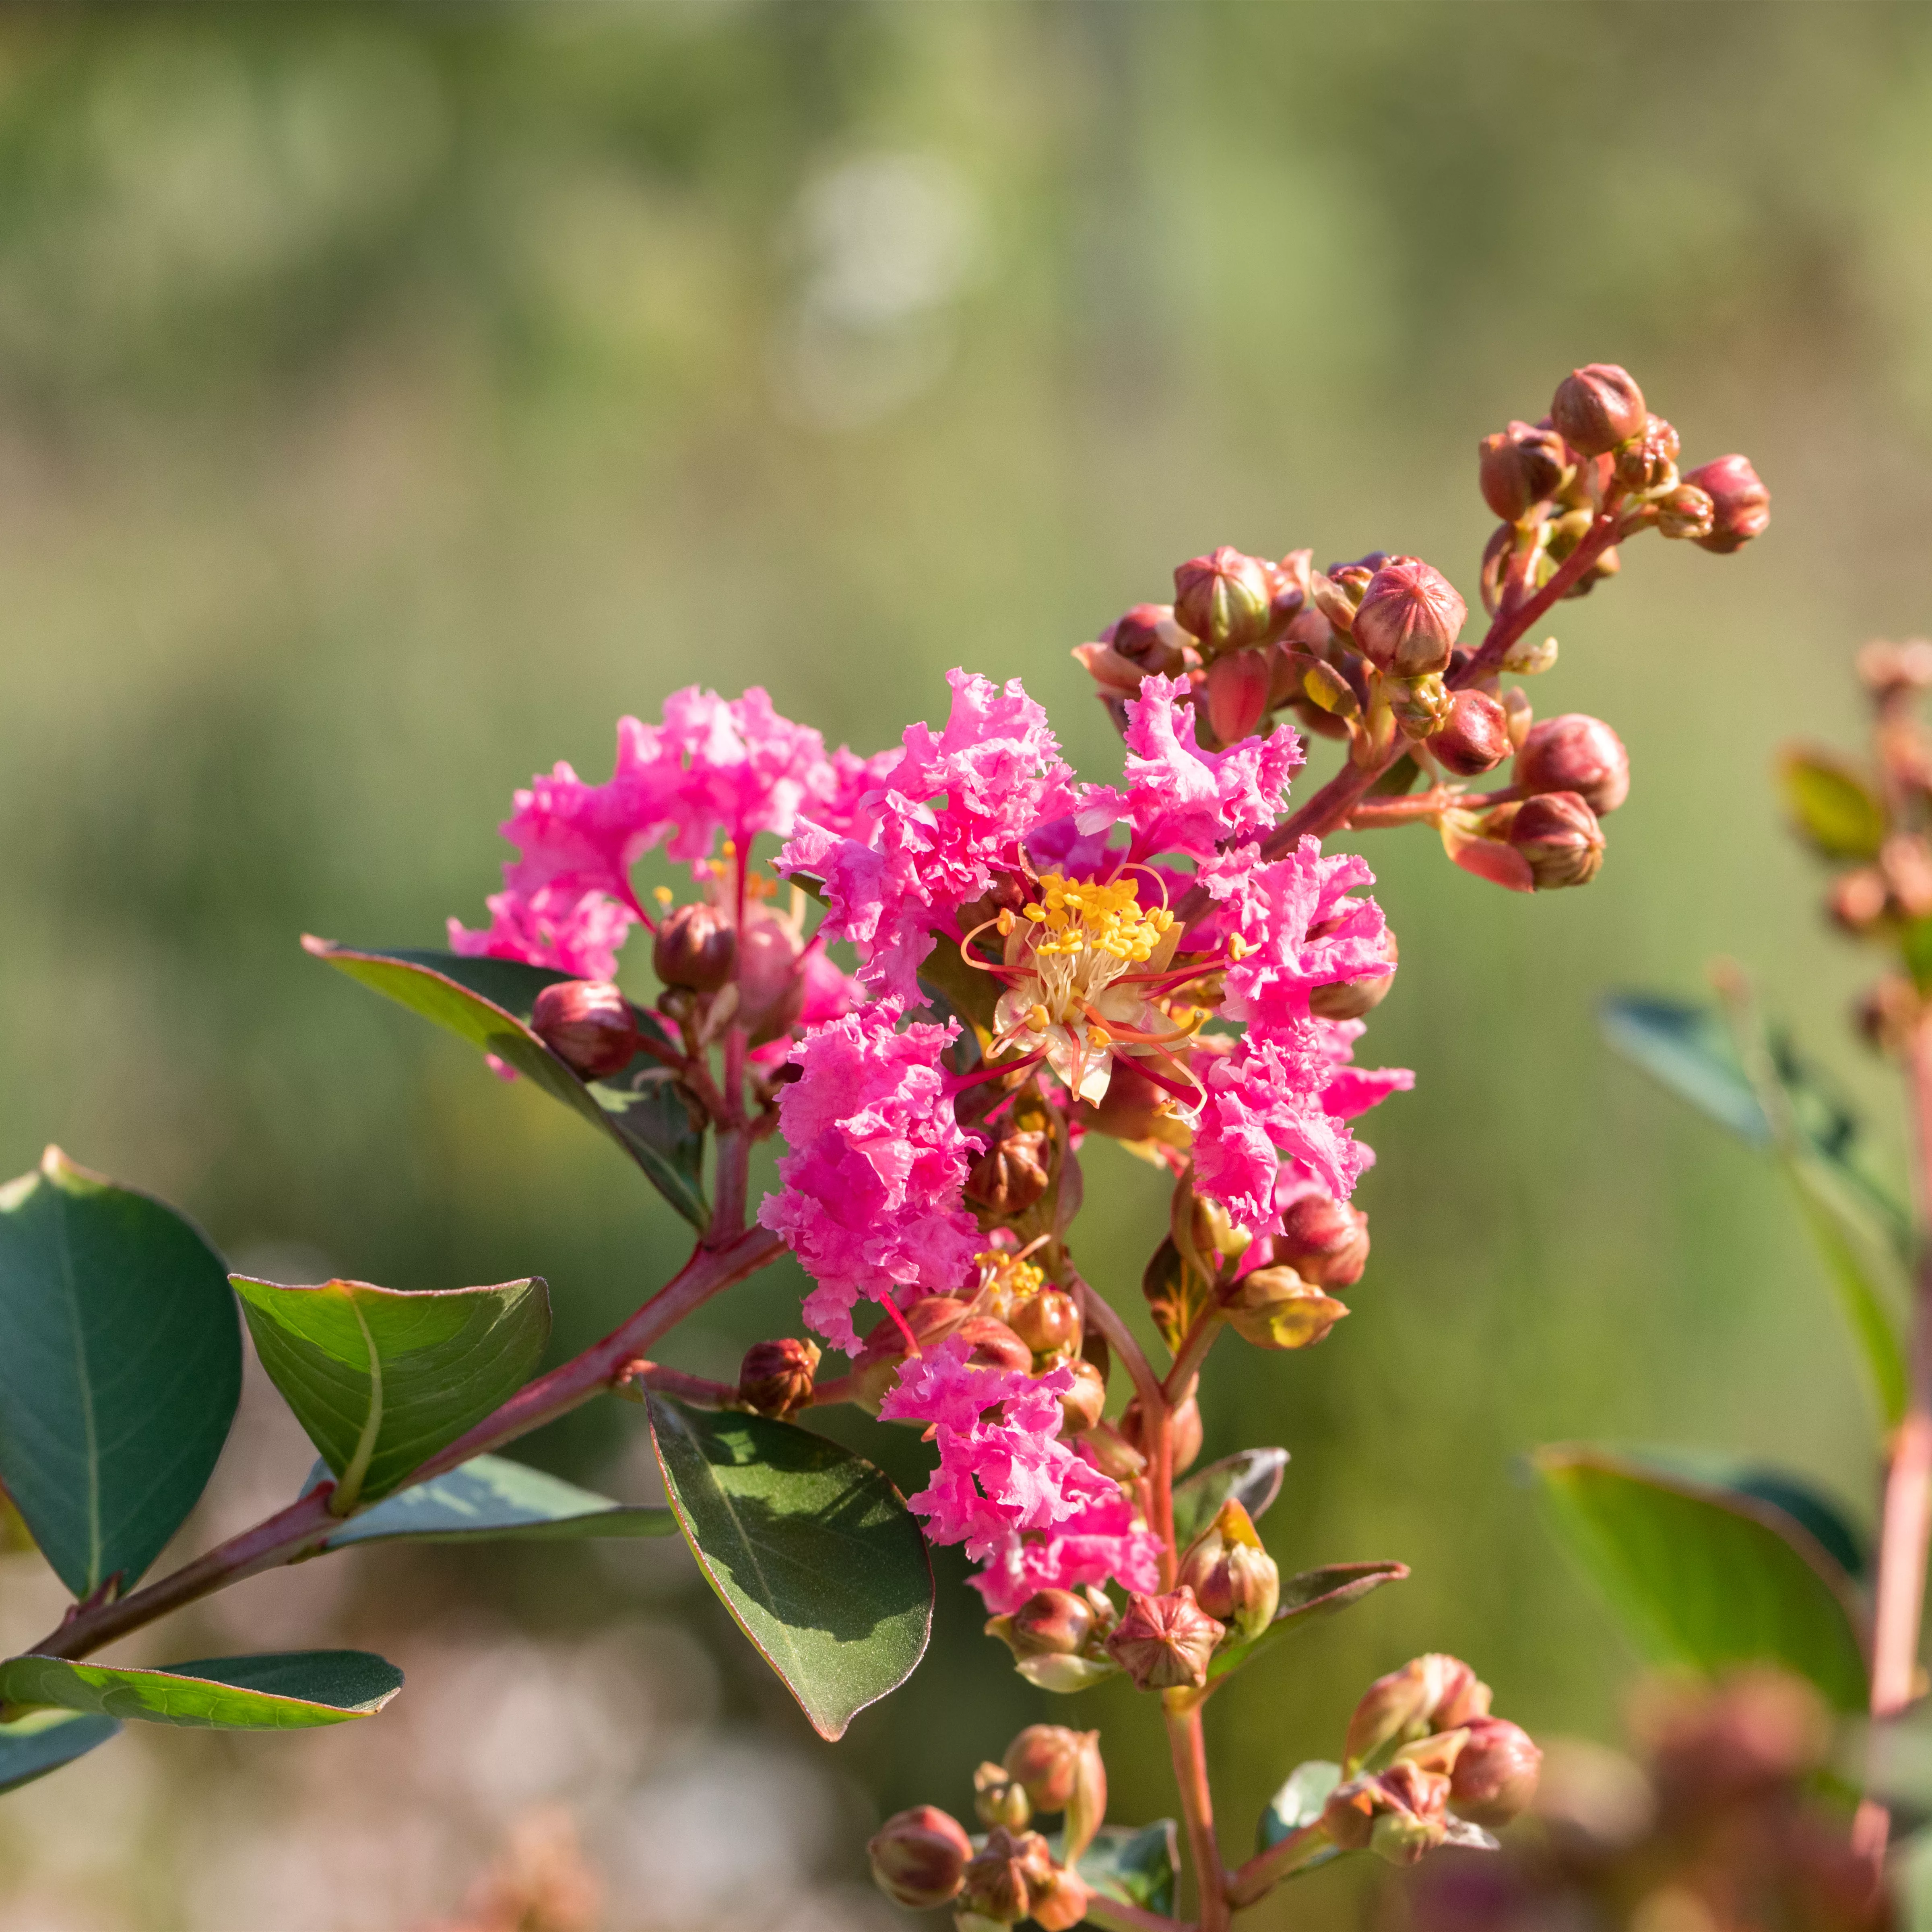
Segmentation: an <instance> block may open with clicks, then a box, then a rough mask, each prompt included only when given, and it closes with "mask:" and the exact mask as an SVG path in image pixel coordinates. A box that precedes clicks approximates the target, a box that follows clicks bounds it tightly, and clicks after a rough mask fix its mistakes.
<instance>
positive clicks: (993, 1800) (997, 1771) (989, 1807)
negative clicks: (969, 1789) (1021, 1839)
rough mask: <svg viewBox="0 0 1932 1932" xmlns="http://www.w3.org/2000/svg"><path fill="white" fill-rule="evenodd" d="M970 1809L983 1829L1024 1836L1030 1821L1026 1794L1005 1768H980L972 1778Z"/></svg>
mask: <svg viewBox="0 0 1932 1932" xmlns="http://www.w3.org/2000/svg"><path fill="white" fill-rule="evenodd" d="M973 1809H974V1811H976V1812H977V1813H978V1814H979V1818H980V1823H981V1824H983V1825H1004V1826H1006V1828H1007V1830H1008V1831H1010V1832H1024V1831H1025V1829H1026V1828H1027V1826H1028V1823H1029V1822H1030V1821H1031V1819H1032V1817H1033V1807H1032V1805H1031V1804H1030V1803H1028V1799H1027V1795H1026V1791H1025V1787H1022V1785H1021V1784H1019V1782H1018V1781H1017V1780H1016V1779H1015V1778H1013V1776H1012V1775H1010V1773H1009V1772H1008V1771H1007V1768H1006V1766H1004V1765H1000V1764H983V1765H982V1766H980V1769H978V1770H977V1771H976V1772H974V1774H973Z"/></svg>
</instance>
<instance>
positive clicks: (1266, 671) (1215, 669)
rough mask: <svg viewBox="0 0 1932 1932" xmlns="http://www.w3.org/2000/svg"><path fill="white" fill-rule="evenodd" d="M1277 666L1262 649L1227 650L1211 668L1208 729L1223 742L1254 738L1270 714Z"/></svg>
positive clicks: (1226, 743) (1208, 684) (1233, 742)
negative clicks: (1271, 692)
mask: <svg viewBox="0 0 1932 1932" xmlns="http://www.w3.org/2000/svg"><path fill="white" fill-rule="evenodd" d="M1273 685H1274V666H1273V665H1272V664H1271V662H1270V661H1269V658H1268V653H1267V652H1265V651H1262V650H1234V651H1226V652H1223V654H1222V655H1220V657H1218V658H1216V659H1215V660H1214V662H1213V663H1212V664H1210V665H1209V666H1208V682H1207V685H1206V695H1207V699H1208V729H1209V730H1211V731H1212V732H1213V733H1214V736H1215V738H1216V739H1217V741H1218V742H1220V743H1221V744H1223V745H1238V744H1239V743H1240V742H1241V740H1242V739H1244V738H1251V737H1253V736H1254V734H1255V730H1256V727H1257V726H1258V725H1259V724H1260V723H1261V721H1262V719H1263V718H1265V717H1266V716H1267V715H1268V695H1269V692H1270V691H1271V688H1272V687H1273Z"/></svg>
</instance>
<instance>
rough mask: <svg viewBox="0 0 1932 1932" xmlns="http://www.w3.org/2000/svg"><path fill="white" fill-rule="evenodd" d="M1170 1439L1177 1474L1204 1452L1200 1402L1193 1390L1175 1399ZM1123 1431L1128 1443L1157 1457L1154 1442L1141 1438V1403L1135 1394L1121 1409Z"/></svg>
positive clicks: (1150, 1455)
mask: <svg viewBox="0 0 1932 1932" xmlns="http://www.w3.org/2000/svg"><path fill="white" fill-rule="evenodd" d="M1168 1432H1169V1444H1170V1446H1171V1447H1172V1450H1173V1453H1174V1473H1175V1475H1177V1476H1178V1475H1180V1474H1181V1471H1182V1470H1184V1469H1186V1468H1187V1467H1188V1466H1189V1465H1190V1463H1193V1460H1194V1459H1195V1457H1197V1456H1198V1455H1199V1454H1200V1453H1201V1443H1202V1430H1201V1405H1200V1403H1199V1402H1198V1401H1197V1400H1196V1399H1195V1397H1194V1396H1193V1394H1191V1393H1190V1394H1188V1395H1187V1396H1186V1397H1183V1399H1182V1400H1181V1401H1179V1402H1178V1403H1175V1407H1174V1413H1173V1415H1172V1417H1171V1418H1169V1423H1168ZM1121 1435H1122V1436H1124V1437H1125V1438H1126V1439H1127V1443H1128V1445H1129V1446H1130V1448H1133V1449H1136V1450H1138V1451H1139V1453H1140V1454H1142V1456H1144V1457H1146V1458H1147V1460H1148V1461H1149V1462H1151V1461H1152V1460H1154V1445H1152V1444H1151V1443H1150V1442H1143V1441H1142V1439H1141V1404H1140V1398H1139V1397H1138V1396H1136V1397H1135V1398H1134V1400H1133V1401H1132V1402H1130V1403H1128V1404H1127V1407H1126V1408H1125V1409H1123V1410H1121Z"/></svg>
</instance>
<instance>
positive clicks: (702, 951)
mask: <svg viewBox="0 0 1932 1932" xmlns="http://www.w3.org/2000/svg"><path fill="white" fill-rule="evenodd" d="M737 963H738V935H737V932H736V929H735V928H734V927H733V926H732V923H731V922H730V920H729V919H727V918H726V917H725V916H724V913H722V912H721V911H720V910H718V907H715V905H711V904H707V903H706V901H703V900H701V899H700V901H698V902H697V904H694V905H681V906H679V907H678V908H677V909H676V910H675V911H674V912H670V913H666V914H665V915H664V922H663V924H662V925H661V926H659V927H658V935H657V938H656V940H655V941H654V942H653V944H652V947H651V966H652V970H653V971H655V973H656V974H657V976H658V978H659V979H660V980H662V981H663V982H664V984H665V985H666V986H683V987H685V988H687V989H689V990H690V991H691V992H694V993H715V992H717V990H718V988H719V987H720V986H723V985H724V983H725V982H726V981H727V980H729V979H730V977H731V973H732V969H733V968H734V967H735V966H736V965H737Z"/></svg>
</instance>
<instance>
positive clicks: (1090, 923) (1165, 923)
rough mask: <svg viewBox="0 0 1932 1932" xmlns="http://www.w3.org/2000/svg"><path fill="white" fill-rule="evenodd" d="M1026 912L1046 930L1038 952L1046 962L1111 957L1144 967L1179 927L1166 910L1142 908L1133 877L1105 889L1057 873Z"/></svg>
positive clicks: (1051, 874)
mask: <svg viewBox="0 0 1932 1932" xmlns="http://www.w3.org/2000/svg"><path fill="white" fill-rule="evenodd" d="M1025 910H1026V916H1027V917H1028V919H1031V921H1032V922H1033V923H1034V926H1036V927H1037V928H1042V927H1043V928H1044V929H1045V930H1044V931H1043V932H1040V933H1039V935H1038V936H1037V938H1035V940H1034V952H1035V953H1037V954H1039V955H1040V956H1043V957H1044V958H1047V959H1054V958H1065V959H1074V958H1077V957H1079V956H1080V955H1081V954H1082V953H1106V954H1109V955H1110V956H1112V958H1113V959H1115V960H1118V962H1121V964H1122V965H1145V964H1146V962H1148V960H1149V959H1151V958H1152V957H1153V956H1154V948H1155V947H1157V945H1159V944H1160V939H1161V935H1163V933H1165V932H1167V931H1168V930H1169V928H1170V927H1171V926H1172V925H1173V923H1174V915H1173V913H1171V912H1170V911H1169V910H1168V909H1167V907H1165V906H1161V907H1157V908H1156V909H1154V910H1151V911H1143V910H1142V909H1141V904H1140V889H1139V886H1138V885H1137V884H1136V882H1135V881H1134V880H1132V879H1117V880H1115V881H1114V882H1113V883H1112V884H1109V885H1103V884H1102V883H1100V881H1099V880H1094V879H1068V878H1066V877H1063V876H1062V875H1061V874H1060V873H1058V872H1049V873H1047V874H1046V875H1045V876H1044V877H1043V878H1042V879H1041V880H1040V897H1039V898H1037V899H1035V900H1033V901H1031V902H1030V903H1029V904H1028V906H1027V907H1026V909H1025Z"/></svg>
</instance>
